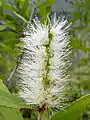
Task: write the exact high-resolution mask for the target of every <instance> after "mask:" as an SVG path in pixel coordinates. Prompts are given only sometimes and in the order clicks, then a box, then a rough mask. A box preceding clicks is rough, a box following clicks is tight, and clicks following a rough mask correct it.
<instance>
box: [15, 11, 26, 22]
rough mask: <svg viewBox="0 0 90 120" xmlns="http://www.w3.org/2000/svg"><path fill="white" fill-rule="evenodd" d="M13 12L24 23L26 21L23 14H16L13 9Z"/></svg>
mask: <svg viewBox="0 0 90 120" xmlns="http://www.w3.org/2000/svg"><path fill="white" fill-rule="evenodd" d="M13 13H14V14H15V15H16V16H17V17H19V18H20V19H21V20H23V21H24V22H25V23H27V20H26V19H25V18H24V17H23V16H21V15H20V14H18V13H16V12H15V11H13Z"/></svg>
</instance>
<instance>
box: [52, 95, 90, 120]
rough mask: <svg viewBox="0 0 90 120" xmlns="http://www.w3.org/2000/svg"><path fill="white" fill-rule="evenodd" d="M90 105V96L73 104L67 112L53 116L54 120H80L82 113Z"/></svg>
mask: <svg viewBox="0 0 90 120" xmlns="http://www.w3.org/2000/svg"><path fill="white" fill-rule="evenodd" d="M89 104H90V94H88V95H86V96H84V97H81V98H80V99H78V100H77V101H75V102H73V103H72V104H71V105H70V106H68V107H67V108H66V109H65V111H60V112H58V113H57V114H55V115H54V116H52V120H80V117H81V115H82V112H83V111H84V109H85V108H86V107H87V106H88V105H89Z"/></svg>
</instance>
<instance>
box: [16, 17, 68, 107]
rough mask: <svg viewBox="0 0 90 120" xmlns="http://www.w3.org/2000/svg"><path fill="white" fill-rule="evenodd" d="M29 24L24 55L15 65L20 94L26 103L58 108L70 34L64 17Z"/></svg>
mask: <svg viewBox="0 0 90 120" xmlns="http://www.w3.org/2000/svg"><path fill="white" fill-rule="evenodd" d="M48 21H49V22H48V24H47V22H46V23H40V21H34V23H33V24H28V26H27V28H26V30H25V32H24V34H25V35H26V36H25V37H24V38H22V41H23V42H24V48H25V51H24V54H23V57H22V59H21V61H20V64H19V66H18V69H17V71H18V78H19V79H18V86H19V87H20V88H21V89H20V92H19V94H20V96H21V97H22V98H23V99H24V100H25V101H26V103H27V104H32V105H38V106H40V107H41V106H43V105H44V104H47V106H49V107H59V106H60V102H61V99H63V92H64V90H65V88H66V85H67V81H68V79H67V77H68V76H67V75H66V69H67V67H68V65H69V62H68V54H69V39H68V38H69V37H68V29H69V26H67V27H66V24H67V20H64V19H63V18H62V19H61V18H58V19H57V18H56V16H54V17H53V18H52V20H50V19H49V20H48Z"/></svg>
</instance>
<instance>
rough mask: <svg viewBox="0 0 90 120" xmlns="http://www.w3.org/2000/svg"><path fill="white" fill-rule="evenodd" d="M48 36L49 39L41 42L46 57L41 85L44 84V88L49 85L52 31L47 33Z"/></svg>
mask: <svg viewBox="0 0 90 120" xmlns="http://www.w3.org/2000/svg"><path fill="white" fill-rule="evenodd" d="M48 38H49V40H48V41H47V42H45V43H44V44H43V46H44V47H45V49H46V54H47V56H46V58H45V66H44V70H45V74H44V75H43V85H44V89H45V90H46V89H47V88H48V87H49V86H50V82H51V80H50V77H49V76H48V73H49V71H50V66H51V64H50V59H51V48H50V46H51V42H52V39H53V34H52V33H50V32H49V33H48Z"/></svg>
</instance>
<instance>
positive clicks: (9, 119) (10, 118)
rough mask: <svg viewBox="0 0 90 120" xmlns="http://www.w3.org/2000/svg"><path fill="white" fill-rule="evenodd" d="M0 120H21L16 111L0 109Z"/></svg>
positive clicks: (19, 114)
mask: <svg viewBox="0 0 90 120" xmlns="http://www.w3.org/2000/svg"><path fill="white" fill-rule="evenodd" d="M0 120H23V118H22V116H21V113H20V112H19V111H18V110H15V109H10V108H6V107H0Z"/></svg>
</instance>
